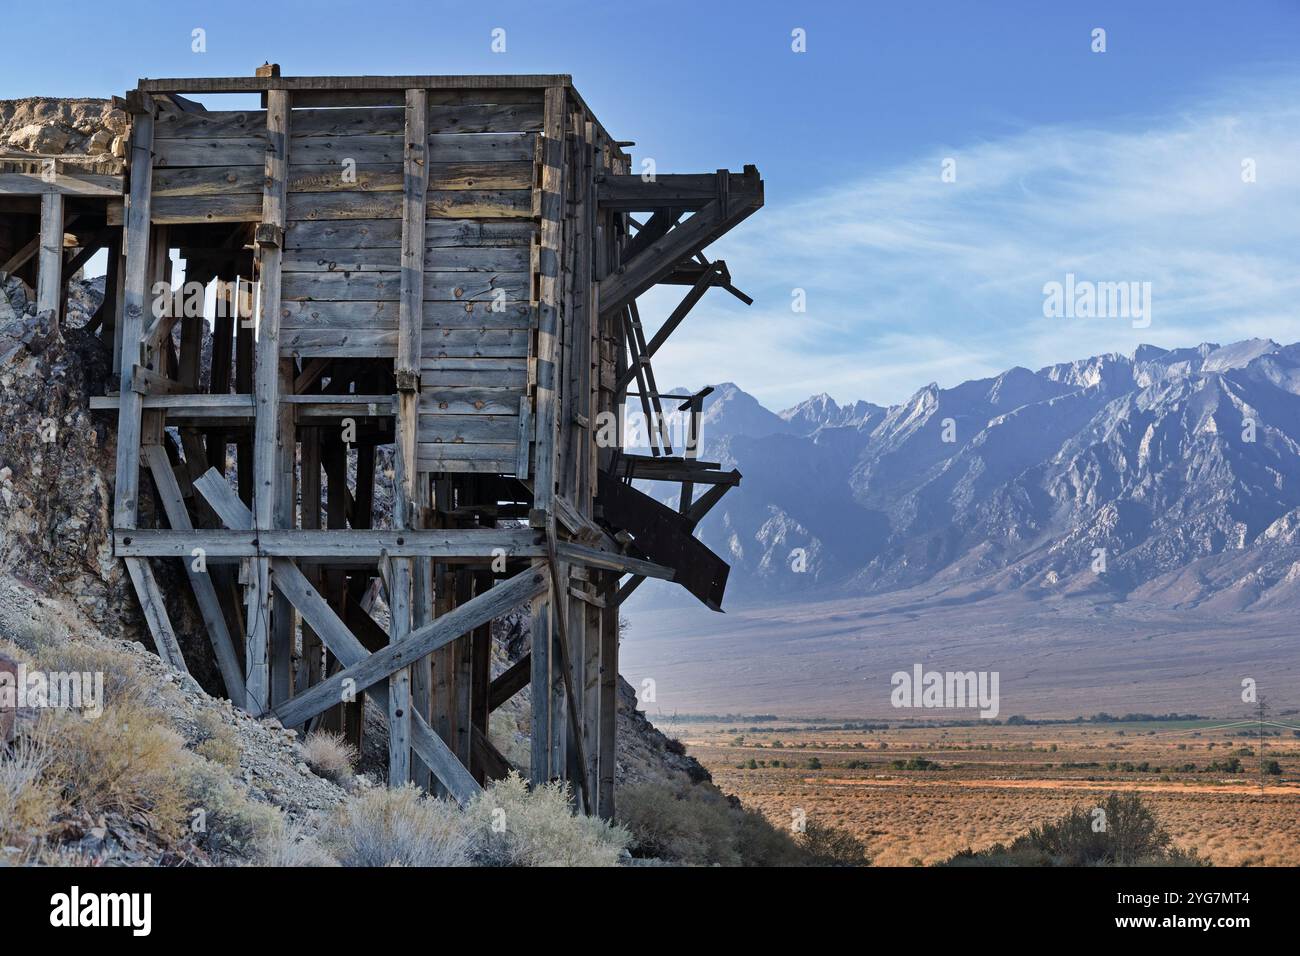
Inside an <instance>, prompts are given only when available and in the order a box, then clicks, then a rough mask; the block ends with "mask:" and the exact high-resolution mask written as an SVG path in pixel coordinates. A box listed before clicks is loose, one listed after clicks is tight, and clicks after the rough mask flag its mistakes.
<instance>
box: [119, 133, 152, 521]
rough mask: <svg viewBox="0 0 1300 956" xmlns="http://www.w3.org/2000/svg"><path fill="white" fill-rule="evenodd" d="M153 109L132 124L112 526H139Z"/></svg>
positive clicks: (124, 237) (124, 238)
mask: <svg viewBox="0 0 1300 956" xmlns="http://www.w3.org/2000/svg"><path fill="white" fill-rule="evenodd" d="M152 149H153V114H152V113H139V114H137V115H136V116H135V117H134V120H133V122H132V125H131V193H130V197H129V208H128V211H127V217H126V220H127V221H126V229H125V233H124V236H123V241H124V242H125V243H126V265H125V276H124V281H123V305H122V321H121V340H122V348H121V363H120V365H119V369H120V376H121V377H120V381H121V382H122V383H123V389H122V402H121V406H120V407H119V409H118V417H117V467H116V475H115V480H114V486H113V527H114V528H134V527H135V525H136V502H137V499H138V497H139V489H140V394H139V393H138V392H135V391H133V390H132V389H131V388H130V385H129V383H130V382H131V380H132V370H133V369H134V368H135V367H136V365H138V364H139V362H140V338H141V335H142V334H143V331H144V316H145V311H146V308H147V303H146V299H145V296H146V294H147V291H148V290H147V288H146V287H147V284H148V271H149V203H150V198H151V194H152V189H153V151H152Z"/></svg>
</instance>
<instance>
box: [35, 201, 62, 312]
mask: <svg viewBox="0 0 1300 956" xmlns="http://www.w3.org/2000/svg"><path fill="white" fill-rule="evenodd" d="M40 238H41V258H40V262H39V264H38V265H37V273H36V311H37V312H53V313H54V318H55V323H56V324H57V323H58V320H59V318H60V314H61V313H62V311H63V195H62V194H61V193H46V194H45V195H43V196H42V197H41V236H40Z"/></svg>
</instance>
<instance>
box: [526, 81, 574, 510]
mask: <svg viewBox="0 0 1300 956" xmlns="http://www.w3.org/2000/svg"><path fill="white" fill-rule="evenodd" d="M565 104H566V98H565V90H564V89H563V88H562V87H553V88H551V89H548V90H547V91H546V106H545V112H544V114H543V119H542V138H541V151H542V177H541V187H540V189H541V197H540V206H541V219H542V223H541V245H540V246H539V247H538V256H537V273H538V280H537V290H538V291H537V295H538V300H537V339H536V351H535V355H536V388H535V389H534V394H535V396H536V403H535V404H536V412H535V414H534V421H535V423H536V429H537V432H536V467H535V478H534V481H533V508H534V510H535V511H536V512H537V513H538V516H537V517H535V518H534V519H532V521H531V523H532V524H533V525H534V527H537V526H539V525H544V524H545V516H546V515H548V514H550V513H551V507H552V505H551V499H552V497H553V496H554V495H555V480H556V465H557V454H558V447H557V431H556V429H557V419H558V415H559V388H560V381H559V374H560V370H559V363H560V345H561V343H560V298H561V283H562V281H563V276H562V274H561V268H560V255H561V253H562V251H563V250H562V246H563V241H564V237H563V218H564V165H565V163H564V130H565Z"/></svg>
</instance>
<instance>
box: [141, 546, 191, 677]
mask: <svg viewBox="0 0 1300 956" xmlns="http://www.w3.org/2000/svg"><path fill="white" fill-rule="evenodd" d="M125 560H126V570H127V573H128V574H129V575H130V578H131V584H132V586H134V587H135V594H136V597H137V598H139V599H140V610H141V611H143V612H144V620H145V623H146V624H147V625H148V626H149V633H150V634H151V635H152V636H153V643H154V647H156V648H157V649H158V656H159V657H161V658H162V659H163V660H164V661H166V662H167V665H168V666H169V667H171V669H172V670H175V671H180V672H181V673H183V674H188V673H189V668H188V667H186V666H185V657H184V655H182V654H181V645H180V642H178V641H177V640H176V632H175V631H174V630H173V629H172V623H171V621H170V619H168V617H167V608H166V606H165V605H164V604H163V596H162V591H160V590H159V589H158V582H157V581H156V580H154V576H153V571H152V570H151V569H150V567H149V562H148V561H146V560H145V559H144V558H126V559H125Z"/></svg>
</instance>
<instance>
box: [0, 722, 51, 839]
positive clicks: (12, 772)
mask: <svg viewBox="0 0 1300 956" xmlns="http://www.w3.org/2000/svg"><path fill="white" fill-rule="evenodd" d="M51 759H52V758H51V756H50V752H49V749H48V747H47V746H46V744H45V743H44V741H43V739H40V738H35V737H19V738H18V739H17V740H16V741H14V744H13V747H12V748H11V749H9V750H5V748H4V747H3V745H0V846H16V847H23V848H28V847H30V848H36V847H38V846H39V845H40V841H41V839H42V838H43V837H44V836H45V834H46V833H47V832H48V831H49V828H50V824H51V821H52V820H53V819H54V817H55V815H56V814H57V813H58V812H59V809H60V800H59V794H58V791H57V789H56V788H55V787H53V786H51V785H50V784H49V783H48V782H46V781H45V779H44V775H45V772H46V770H47V769H48V768H49V766H50V763H51Z"/></svg>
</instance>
